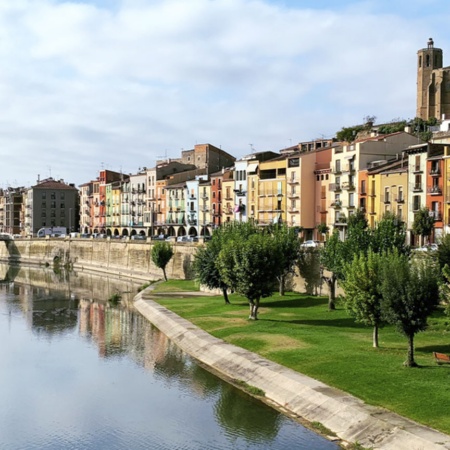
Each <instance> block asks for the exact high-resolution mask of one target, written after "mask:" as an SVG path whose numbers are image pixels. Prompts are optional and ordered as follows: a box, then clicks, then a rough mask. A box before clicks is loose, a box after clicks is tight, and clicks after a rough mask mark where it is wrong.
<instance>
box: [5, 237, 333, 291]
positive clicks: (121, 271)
mask: <svg viewBox="0 0 450 450" xmlns="http://www.w3.org/2000/svg"><path fill="white" fill-rule="evenodd" d="M172 245H173V250H174V256H173V258H172V259H171V260H170V262H169V264H168V265H167V267H166V272H167V277H168V278H170V279H175V280H176V279H179V280H184V279H192V278H193V277H194V274H193V270H192V261H193V259H194V255H195V251H196V248H197V247H198V245H201V244H192V243H187V244H185V243H174V244H172ZM152 246H153V244H152V243H151V242H142V241H131V240H129V241H121V240H114V239H112V240H110V239H69V238H67V239H58V238H54V239H16V240H14V241H6V242H5V241H0V261H1V262H12V263H21V262H22V263H23V264H37V265H52V264H53V263H54V262H55V259H56V260H58V261H59V262H60V263H61V264H70V265H71V266H72V267H74V268H76V269H79V270H83V269H89V270H94V271H96V270H97V271H100V272H108V273H114V274H117V275H119V276H128V277H131V278H135V279H139V280H144V281H149V280H159V279H162V278H163V273H162V270H161V269H159V268H158V267H156V266H155V265H154V264H153V262H152V259H151V249H152ZM290 288H291V289H292V290H294V291H296V292H304V280H303V279H302V278H300V277H298V276H297V277H294V278H293V280H292V286H291V287H290ZM324 293H325V291H324Z"/></svg>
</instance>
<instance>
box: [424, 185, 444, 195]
mask: <svg viewBox="0 0 450 450" xmlns="http://www.w3.org/2000/svg"><path fill="white" fill-rule="evenodd" d="M427 193H428V194H431V195H441V194H442V189H441V188H440V187H439V186H437V185H436V186H429V187H428V188H427Z"/></svg>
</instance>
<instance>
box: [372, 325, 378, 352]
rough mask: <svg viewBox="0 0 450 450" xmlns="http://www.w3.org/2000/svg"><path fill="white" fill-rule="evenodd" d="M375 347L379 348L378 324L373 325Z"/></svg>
mask: <svg viewBox="0 0 450 450" xmlns="http://www.w3.org/2000/svg"><path fill="white" fill-rule="evenodd" d="M373 348H378V326H377V325H375V326H374V327H373Z"/></svg>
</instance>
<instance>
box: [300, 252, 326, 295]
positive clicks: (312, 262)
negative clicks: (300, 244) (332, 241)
mask: <svg viewBox="0 0 450 450" xmlns="http://www.w3.org/2000/svg"><path fill="white" fill-rule="evenodd" d="M297 267H298V270H299V272H300V275H301V277H302V278H303V279H304V280H305V289H306V293H307V294H309V295H317V289H318V288H319V287H320V285H321V284H322V273H321V270H320V251H319V249H318V248H314V247H308V248H302V249H300V253H299V257H298V261H297Z"/></svg>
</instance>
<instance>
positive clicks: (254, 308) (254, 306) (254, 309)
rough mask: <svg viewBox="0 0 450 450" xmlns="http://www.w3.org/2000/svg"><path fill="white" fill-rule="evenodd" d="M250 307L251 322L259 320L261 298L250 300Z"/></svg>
mask: <svg viewBox="0 0 450 450" xmlns="http://www.w3.org/2000/svg"><path fill="white" fill-rule="evenodd" d="M249 305H250V316H249V317H248V318H249V319H250V320H258V308H259V298H257V299H256V300H249Z"/></svg>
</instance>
